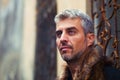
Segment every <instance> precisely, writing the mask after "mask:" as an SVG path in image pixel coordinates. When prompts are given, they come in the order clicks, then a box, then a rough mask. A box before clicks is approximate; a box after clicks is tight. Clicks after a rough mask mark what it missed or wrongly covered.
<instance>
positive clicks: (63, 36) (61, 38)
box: [60, 33, 68, 42]
mask: <svg viewBox="0 0 120 80" xmlns="http://www.w3.org/2000/svg"><path fill="white" fill-rule="evenodd" d="M60 41H61V42H64V41H65V42H67V41H68V36H67V34H65V33H63V34H62V35H61V37H60Z"/></svg>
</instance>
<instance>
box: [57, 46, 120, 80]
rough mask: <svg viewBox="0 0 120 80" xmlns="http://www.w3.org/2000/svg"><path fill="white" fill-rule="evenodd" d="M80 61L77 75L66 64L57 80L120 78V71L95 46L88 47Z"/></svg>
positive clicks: (109, 79) (119, 79) (110, 79)
mask: <svg viewBox="0 0 120 80" xmlns="http://www.w3.org/2000/svg"><path fill="white" fill-rule="evenodd" d="M79 62H80V70H78V72H76V74H75V76H73V77H72V75H71V72H70V69H69V67H68V66H66V67H65V69H64V73H63V74H62V76H60V78H58V79H57V80H120V71H119V70H117V69H115V68H114V67H113V66H112V64H108V63H107V61H106V59H105V57H103V56H101V55H100V54H99V53H98V51H97V50H96V49H95V48H89V49H87V50H86V51H85V52H84V53H83V55H82V56H81V57H80V61H79ZM81 63H82V64H81Z"/></svg>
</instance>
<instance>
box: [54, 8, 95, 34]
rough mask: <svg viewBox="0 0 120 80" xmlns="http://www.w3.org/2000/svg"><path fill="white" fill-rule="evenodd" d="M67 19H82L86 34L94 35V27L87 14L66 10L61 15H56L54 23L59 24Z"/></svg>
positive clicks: (75, 10) (76, 10)
mask: <svg viewBox="0 0 120 80" xmlns="http://www.w3.org/2000/svg"><path fill="white" fill-rule="evenodd" d="M67 18H71V19H73V18H80V19H81V24H82V27H83V29H84V32H85V34H87V33H94V25H93V22H92V19H91V18H90V17H89V16H88V15H87V14H85V13H83V12H81V11H80V10H78V9H71V10H68V9H67V10H65V11H63V12H61V13H60V14H58V15H56V16H55V18H54V21H55V23H57V22H59V21H61V20H64V19H67Z"/></svg>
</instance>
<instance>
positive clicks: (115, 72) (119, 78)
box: [103, 66, 120, 80]
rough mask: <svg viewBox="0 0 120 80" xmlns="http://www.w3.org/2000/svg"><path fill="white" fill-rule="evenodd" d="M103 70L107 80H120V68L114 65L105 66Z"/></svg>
mask: <svg viewBox="0 0 120 80" xmlns="http://www.w3.org/2000/svg"><path fill="white" fill-rule="evenodd" d="M103 70H104V75H105V78H106V80H120V69H116V68H115V67H113V66H105V67H104V69H103Z"/></svg>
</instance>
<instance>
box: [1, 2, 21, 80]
mask: <svg viewBox="0 0 120 80" xmlns="http://www.w3.org/2000/svg"><path fill="white" fill-rule="evenodd" d="M22 6H23V5H22V0H0V80H19V77H18V75H19V54H20V53H21V43H22V41H21V38H22V10H23V9H22Z"/></svg>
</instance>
